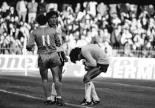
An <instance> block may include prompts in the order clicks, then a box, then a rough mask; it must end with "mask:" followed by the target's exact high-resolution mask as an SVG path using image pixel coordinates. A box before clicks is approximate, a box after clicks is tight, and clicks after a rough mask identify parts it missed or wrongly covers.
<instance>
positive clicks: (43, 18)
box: [36, 14, 47, 25]
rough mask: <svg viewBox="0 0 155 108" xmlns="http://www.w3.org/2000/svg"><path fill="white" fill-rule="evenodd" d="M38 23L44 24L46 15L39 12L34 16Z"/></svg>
mask: <svg viewBox="0 0 155 108" xmlns="http://www.w3.org/2000/svg"><path fill="white" fill-rule="evenodd" d="M36 21H37V22H38V24H39V25H45V24H46V23H47V19H46V16H45V15H44V14H39V15H38V16H37V18H36Z"/></svg>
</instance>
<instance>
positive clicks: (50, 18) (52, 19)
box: [46, 10, 68, 99]
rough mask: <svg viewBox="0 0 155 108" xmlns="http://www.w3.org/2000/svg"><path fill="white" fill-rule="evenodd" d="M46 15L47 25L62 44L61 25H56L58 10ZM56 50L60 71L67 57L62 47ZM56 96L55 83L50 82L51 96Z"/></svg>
mask: <svg viewBox="0 0 155 108" xmlns="http://www.w3.org/2000/svg"><path fill="white" fill-rule="evenodd" d="M46 17H47V22H48V25H49V27H50V28H51V29H55V30H56V32H57V35H58V36H59V39H60V42H61V45H62V44H63V41H62V34H63V33H62V31H61V27H60V28H59V27H58V17H59V15H58V12H56V11H54V10H51V11H49V12H48V13H47V14H46ZM57 51H58V55H59V57H60V59H61V62H62V65H61V66H60V69H61V71H62V70H63V66H64V62H67V61H68V59H67V57H66V55H65V53H64V49H63V48H62V47H61V48H59V49H58V50H57ZM56 96H57V92H56V90H55V83H52V92H51V98H52V99H54V98H55V97H56Z"/></svg>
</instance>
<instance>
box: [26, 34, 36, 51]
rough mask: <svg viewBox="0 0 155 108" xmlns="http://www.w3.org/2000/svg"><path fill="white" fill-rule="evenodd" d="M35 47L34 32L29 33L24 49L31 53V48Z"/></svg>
mask: <svg viewBox="0 0 155 108" xmlns="http://www.w3.org/2000/svg"><path fill="white" fill-rule="evenodd" d="M34 46H35V35H34V32H32V33H30V38H29V39H28V42H27V45H26V49H27V50H28V51H32V48H33V47H34Z"/></svg>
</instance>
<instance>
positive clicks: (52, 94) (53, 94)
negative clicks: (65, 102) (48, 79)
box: [51, 82, 57, 101]
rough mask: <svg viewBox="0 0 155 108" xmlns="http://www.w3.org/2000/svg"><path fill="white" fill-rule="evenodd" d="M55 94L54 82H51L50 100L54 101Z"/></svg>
mask: <svg viewBox="0 0 155 108" xmlns="http://www.w3.org/2000/svg"><path fill="white" fill-rule="evenodd" d="M56 96H57V92H56V90H55V83H54V82H53V83H52V90H51V100H52V101H54V99H55V97H56Z"/></svg>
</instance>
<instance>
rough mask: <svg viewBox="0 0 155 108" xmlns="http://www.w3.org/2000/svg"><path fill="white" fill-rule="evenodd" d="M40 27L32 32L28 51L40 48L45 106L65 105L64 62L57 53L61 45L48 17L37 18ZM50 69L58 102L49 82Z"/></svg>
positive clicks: (39, 59) (39, 57)
mask: <svg viewBox="0 0 155 108" xmlns="http://www.w3.org/2000/svg"><path fill="white" fill-rule="evenodd" d="M36 20H37V22H38V24H39V27H38V28H37V29H36V30H34V31H32V33H31V34H30V39H29V41H28V44H27V50H29V51H31V50H32V48H33V46H34V45H35V43H36V45H37V47H38V66H39V71H40V75H41V78H42V84H43V90H44V94H45V102H44V103H45V104H55V103H56V104H57V105H60V106H62V105H64V102H63V100H62V97H61V96H62V93H61V92H62V89H61V88H62V82H61V80H62V70H61V68H60V67H62V62H61V60H60V57H59V55H58V52H57V47H58V46H60V45H61V43H60V39H59V37H58V36H57V33H56V30H55V29H52V28H50V27H48V26H47V20H46V16H44V15H39V16H38V17H37V19H36ZM48 69H50V70H51V72H52V76H53V81H54V83H55V89H56V93H57V96H56V101H55V99H53V96H52V93H51V92H52V90H51V88H52V87H51V86H52V82H49V80H48Z"/></svg>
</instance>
